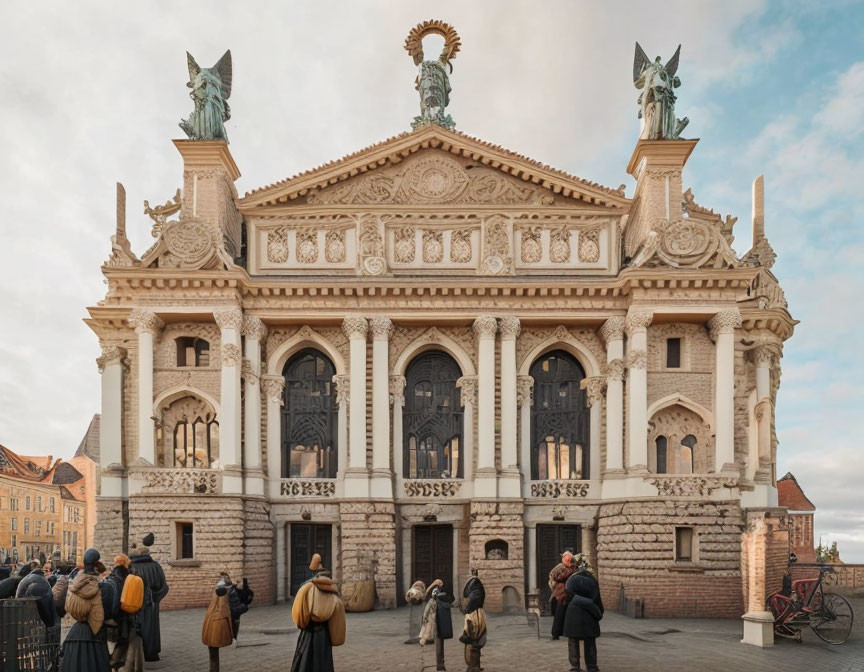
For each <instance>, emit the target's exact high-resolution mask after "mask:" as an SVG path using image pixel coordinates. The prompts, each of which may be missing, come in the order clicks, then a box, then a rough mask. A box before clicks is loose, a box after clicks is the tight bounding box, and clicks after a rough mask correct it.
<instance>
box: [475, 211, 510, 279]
mask: <svg viewBox="0 0 864 672" xmlns="http://www.w3.org/2000/svg"><path fill="white" fill-rule="evenodd" d="M512 270H513V255H512V254H511V252H510V230H509V221H508V219H507V218H506V217H504V216H503V215H492V216H491V217H489V218H488V219H487V220H486V222H485V223H484V231H483V262H482V264H481V271H482V272H483V273H485V274H487V275H503V274H509V273H510V272H511V271H512Z"/></svg>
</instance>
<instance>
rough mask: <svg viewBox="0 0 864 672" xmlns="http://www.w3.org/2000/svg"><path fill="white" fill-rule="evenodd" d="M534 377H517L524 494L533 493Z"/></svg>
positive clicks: (520, 458) (520, 453) (526, 495)
mask: <svg viewBox="0 0 864 672" xmlns="http://www.w3.org/2000/svg"><path fill="white" fill-rule="evenodd" d="M533 391H534V378H533V377H531V376H519V377H518V378H517V379H516V403H517V405H518V406H519V463H520V465H519V466H520V468H521V471H522V479H523V481H522V482H523V484H524V487H523V490H522V496H523V497H529V496H530V495H531V488H530V486H531V406H532V405H533V403H534V393H533Z"/></svg>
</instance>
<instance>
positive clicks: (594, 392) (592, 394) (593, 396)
mask: <svg viewBox="0 0 864 672" xmlns="http://www.w3.org/2000/svg"><path fill="white" fill-rule="evenodd" d="M582 384H583V385H584V387H585V390H586V391H587V392H588V405H589V406H593V405H594V404H600V403H602V402H603V392H604V390H605V389H606V378H605V377H604V376H593V377H591V378H584V379H583V380H582Z"/></svg>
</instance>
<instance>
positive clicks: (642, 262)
mask: <svg viewBox="0 0 864 672" xmlns="http://www.w3.org/2000/svg"><path fill="white" fill-rule="evenodd" d="M630 265H631V266H646V267H652V266H664V265H665V266H672V267H673V268H702V267H713V268H735V267H737V266H738V257H737V256H736V255H735V252H734V251H733V250H732V248H731V247H730V246H729V243H728V242H727V240H726V237H725V236H724V235H723V231H722V230H721V228H720V227H719V226H717V224H716V223H713V222H707V221H702V220H698V219H694V218H684V217H682V218H680V219H674V220H666V219H656V220H654V221H653V222H652V223H651V226H650V231H649V232H648V235H647V236H646V237H645V240H644V241H643V242H642V245H641V246H640V247H639V249H638V250H637V252H636V254H634V255H633V259H632V260H631V262H630Z"/></svg>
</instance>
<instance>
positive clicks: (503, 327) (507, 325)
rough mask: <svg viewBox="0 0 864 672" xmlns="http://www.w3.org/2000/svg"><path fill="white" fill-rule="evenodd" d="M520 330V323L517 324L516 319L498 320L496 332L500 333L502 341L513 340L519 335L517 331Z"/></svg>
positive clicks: (508, 317)
mask: <svg viewBox="0 0 864 672" xmlns="http://www.w3.org/2000/svg"><path fill="white" fill-rule="evenodd" d="M521 329H522V326H521V323H520V322H519V318H518V317H512V316H509V315H508V316H507V317H502V318H501V319H500V320H498V330H499V331H500V332H501V338H502V340H503V339H505V338H506V339H514V338H516V337H517V336H518V335H519V331H520V330H521Z"/></svg>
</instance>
